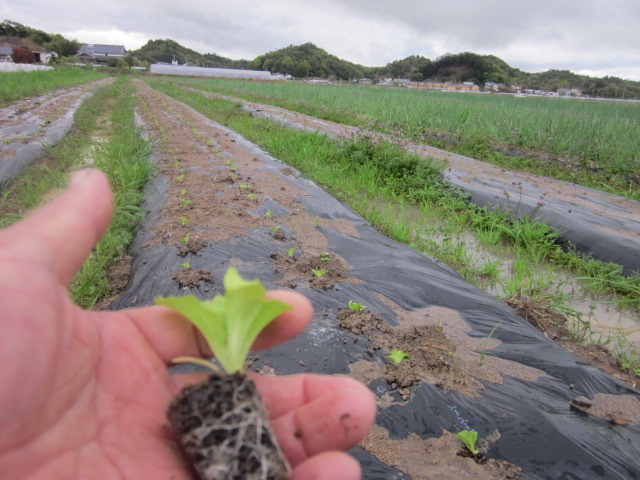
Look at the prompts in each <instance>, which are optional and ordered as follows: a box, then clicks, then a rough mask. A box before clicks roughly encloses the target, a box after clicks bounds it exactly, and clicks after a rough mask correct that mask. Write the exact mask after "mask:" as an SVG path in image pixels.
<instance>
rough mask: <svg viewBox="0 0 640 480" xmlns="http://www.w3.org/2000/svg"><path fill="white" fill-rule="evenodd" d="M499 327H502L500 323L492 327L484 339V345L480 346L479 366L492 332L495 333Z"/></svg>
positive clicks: (482, 361)
mask: <svg viewBox="0 0 640 480" xmlns="http://www.w3.org/2000/svg"><path fill="white" fill-rule="evenodd" d="M500 325H502V322H500V323H498V324H497V325H496V326H495V327H493V329H492V330H491V332H489V336H488V337H487V338H486V339H485V341H484V343H483V344H482V351H481V352H480V365H482V364H483V363H484V356H485V352H486V350H487V344H488V343H489V340H490V339H491V337H492V336H493V334H494V332H495V331H496V329H497V328H498V327H499V326H500Z"/></svg>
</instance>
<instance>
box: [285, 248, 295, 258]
mask: <svg viewBox="0 0 640 480" xmlns="http://www.w3.org/2000/svg"><path fill="white" fill-rule="evenodd" d="M295 252H296V249H295V248H293V247H291V248H287V255H289V256H290V257H293V254H294V253H295Z"/></svg>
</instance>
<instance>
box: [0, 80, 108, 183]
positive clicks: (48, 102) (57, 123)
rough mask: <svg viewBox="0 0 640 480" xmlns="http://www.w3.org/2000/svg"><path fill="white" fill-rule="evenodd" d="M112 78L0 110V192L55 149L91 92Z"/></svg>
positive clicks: (53, 92)
mask: <svg viewBox="0 0 640 480" xmlns="http://www.w3.org/2000/svg"><path fill="white" fill-rule="evenodd" d="M113 80H114V78H106V79H103V80H98V81H95V82H90V83H86V84H84V85H80V86H77V87H72V88H65V89H60V90H54V91H52V92H49V93H47V94H45V95H41V96H38V97H30V98H27V99H25V100H21V101H19V102H16V103H12V104H10V105H8V106H6V107H3V108H0V191H1V190H2V188H3V187H4V186H5V184H7V183H8V182H9V181H10V180H11V179H12V178H13V177H14V176H15V175H17V174H18V173H20V172H21V171H22V170H24V169H26V168H27V167H29V166H30V165H31V164H32V163H33V162H34V161H35V160H37V159H38V158H39V157H41V156H42V155H43V154H44V153H45V151H46V148H45V147H44V146H43V144H45V145H55V144H56V143H57V142H58V141H59V140H60V139H61V138H62V137H63V136H64V135H65V134H66V133H67V131H68V130H69V128H70V127H71V125H73V115H74V113H75V111H76V110H77V108H78V107H79V106H80V104H81V103H82V102H83V101H84V100H85V99H86V98H87V96H89V95H91V94H92V93H93V92H95V90H96V89H97V88H98V87H99V86H101V85H104V84H105V83H109V82H112V81H113Z"/></svg>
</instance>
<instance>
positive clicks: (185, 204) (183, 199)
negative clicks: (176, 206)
mask: <svg viewBox="0 0 640 480" xmlns="http://www.w3.org/2000/svg"><path fill="white" fill-rule="evenodd" d="M180 203H182V206H183V207H186V206H188V205H191V204H192V203H193V202H192V201H191V200H189V199H188V198H181V199H180Z"/></svg>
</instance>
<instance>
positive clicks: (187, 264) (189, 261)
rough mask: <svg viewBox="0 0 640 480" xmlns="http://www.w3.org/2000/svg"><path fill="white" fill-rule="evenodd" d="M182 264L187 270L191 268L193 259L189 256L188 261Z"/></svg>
mask: <svg viewBox="0 0 640 480" xmlns="http://www.w3.org/2000/svg"><path fill="white" fill-rule="evenodd" d="M182 266H183V267H184V268H186V269H187V270H189V269H190V268H191V259H190V258H189V259H188V260H187V261H186V262H184V263H183V264H182Z"/></svg>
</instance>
